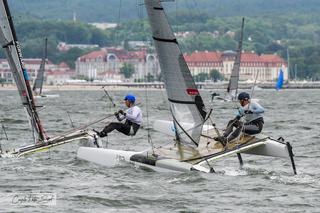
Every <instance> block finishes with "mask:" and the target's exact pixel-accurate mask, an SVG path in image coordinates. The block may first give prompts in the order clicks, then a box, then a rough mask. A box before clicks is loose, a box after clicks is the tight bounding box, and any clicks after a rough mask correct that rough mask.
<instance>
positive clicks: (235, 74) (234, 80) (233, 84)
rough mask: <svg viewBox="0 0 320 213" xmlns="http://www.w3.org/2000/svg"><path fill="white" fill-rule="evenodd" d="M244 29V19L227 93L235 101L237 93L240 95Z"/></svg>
mask: <svg viewBox="0 0 320 213" xmlns="http://www.w3.org/2000/svg"><path fill="white" fill-rule="evenodd" d="M243 27H244V18H242V25H241V34H240V40H239V44H238V49H237V55H236V58H235V61H234V64H233V68H232V71H231V75H230V79H229V84H228V88H227V93H228V96H229V98H230V99H231V100H234V99H235V98H236V97H237V93H238V81H239V73H240V63H241V52H242V40H243Z"/></svg>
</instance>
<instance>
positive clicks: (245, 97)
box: [238, 92, 250, 101]
mask: <svg viewBox="0 0 320 213" xmlns="http://www.w3.org/2000/svg"><path fill="white" fill-rule="evenodd" d="M249 99H250V95H249V93H246V92H241V93H239V95H238V100H239V101H242V100H249Z"/></svg>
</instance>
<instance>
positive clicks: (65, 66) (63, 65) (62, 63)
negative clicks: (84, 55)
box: [58, 62, 70, 69]
mask: <svg viewBox="0 0 320 213" xmlns="http://www.w3.org/2000/svg"><path fill="white" fill-rule="evenodd" d="M58 66H59V67H61V68H67V69H69V68H70V67H69V65H68V64H66V63H65V62H61V63H60V64H59V65H58Z"/></svg>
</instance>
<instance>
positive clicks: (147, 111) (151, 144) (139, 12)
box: [136, 1, 154, 154]
mask: <svg viewBox="0 0 320 213" xmlns="http://www.w3.org/2000/svg"><path fill="white" fill-rule="evenodd" d="M136 4H137V10H138V18H139V20H140V23H141V29H143V10H142V8H141V5H142V4H141V3H140V1H139V2H138V1H136ZM143 37H145V36H143ZM144 40H145V39H144ZM148 74H149V73H148V70H146V69H145V73H144V81H145V82H147V80H148V79H147V76H148ZM145 97H146V117H147V140H148V143H149V144H150V146H151V149H152V153H153V154H154V145H153V141H152V137H151V133H150V123H149V91H148V86H146V87H145Z"/></svg>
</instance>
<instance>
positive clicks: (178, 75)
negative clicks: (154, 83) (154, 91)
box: [145, 0, 207, 146]
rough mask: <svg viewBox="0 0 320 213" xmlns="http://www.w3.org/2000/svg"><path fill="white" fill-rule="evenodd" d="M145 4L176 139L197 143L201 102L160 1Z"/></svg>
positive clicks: (202, 110)
mask: <svg viewBox="0 0 320 213" xmlns="http://www.w3.org/2000/svg"><path fill="white" fill-rule="evenodd" d="M145 5H146V9H147V12H148V16H149V22H150V26H151V29H152V36H153V40H154V44H155V47H156V51H157V54H158V57H159V62H160V67H161V71H162V72H163V76H164V82H165V86H166V91H167V94H168V100H169V102H170V110H171V114H172V117H173V121H174V125H175V131H176V138H177V140H178V141H180V142H182V143H186V144H188V145H193V146H198V144H199V140H200V135H201V132H202V127H203V123H204V121H205V118H206V115H207V113H206V111H205V108H204V103H203V101H202V98H201V96H200V94H199V91H198V90H197V87H196V85H195V82H194V80H193V78H192V76H191V73H190V70H189V68H188V66H187V64H186V62H185V59H184V57H183V54H182V53H181V50H180V48H179V45H178V42H177V39H176V38H175V36H174V34H173V31H172V29H171V27H170V25H169V23H168V20H167V17H166V14H165V12H164V10H163V7H162V5H161V3H160V1H159V0H145ZM190 123H191V124H192V126H191V128H190Z"/></svg>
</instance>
